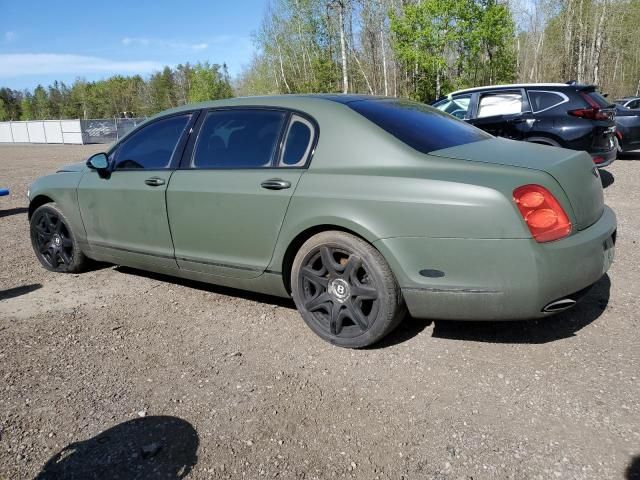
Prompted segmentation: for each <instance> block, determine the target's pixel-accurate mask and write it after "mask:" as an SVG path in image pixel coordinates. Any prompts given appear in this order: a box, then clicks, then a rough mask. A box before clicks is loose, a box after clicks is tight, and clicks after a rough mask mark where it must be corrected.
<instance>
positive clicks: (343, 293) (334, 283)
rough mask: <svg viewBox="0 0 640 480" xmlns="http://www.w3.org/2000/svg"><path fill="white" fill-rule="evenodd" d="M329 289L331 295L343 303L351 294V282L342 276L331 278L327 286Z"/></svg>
mask: <svg viewBox="0 0 640 480" xmlns="http://www.w3.org/2000/svg"><path fill="white" fill-rule="evenodd" d="M327 291H328V292H329V295H331V296H332V297H333V298H334V299H335V300H337V301H338V302H340V303H343V302H344V301H345V300H346V299H347V298H349V295H350V294H351V289H350V288H349V284H348V283H347V282H346V280H343V279H342V278H335V279H333V280H331V281H330V282H329V286H328V287H327Z"/></svg>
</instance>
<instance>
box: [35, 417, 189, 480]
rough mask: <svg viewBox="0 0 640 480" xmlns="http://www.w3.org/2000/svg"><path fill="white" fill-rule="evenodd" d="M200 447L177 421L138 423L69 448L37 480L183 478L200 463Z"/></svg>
mask: <svg viewBox="0 0 640 480" xmlns="http://www.w3.org/2000/svg"><path fill="white" fill-rule="evenodd" d="M198 443H199V440H198V434H197V433H196V431H195V429H194V428H193V426H192V425H191V424H190V423H188V422H186V421H184V420H181V419H180V418H177V417H146V418H137V419H135V420H130V421H128V422H124V423H121V424H119V425H116V426H115V427H112V428H110V429H108V430H105V431H104V432H102V433H100V434H99V435H96V436H95V437H93V438H90V439H89V440H85V441H82V442H75V443H71V444H69V445H67V446H66V447H65V448H63V449H62V450H61V451H60V452H58V453H57V454H55V455H54V456H53V457H51V458H50V459H49V461H48V462H47V463H46V464H45V465H44V466H43V467H42V470H41V471H40V473H39V474H38V475H37V476H36V477H35V478H36V480H62V479H65V480H66V479H68V480H75V479H77V480H80V479H82V480H84V479H93V480H102V479H105V480H106V479H114V478H119V479H123V480H124V479H133V478H136V479H144V478H164V479H179V478H185V477H186V476H187V475H188V474H189V473H190V472H191V470H192V469H193V467H194V466H195V464H196V463H197V461H198V456H197V452H198Z"/></svg>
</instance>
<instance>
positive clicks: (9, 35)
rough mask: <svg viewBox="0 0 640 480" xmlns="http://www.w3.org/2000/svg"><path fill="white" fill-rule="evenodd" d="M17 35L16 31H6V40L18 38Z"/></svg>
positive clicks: (10, 40)
mask: <svg viewBox="0 0 640 480" xmlns="http://www.w3.org/2000/svg"><path fill="white" fill-rule="evenodd" d="M16 37H17V35H16V32H4V41H5V42H12V41H14V40H15V39H16Z"/></svg>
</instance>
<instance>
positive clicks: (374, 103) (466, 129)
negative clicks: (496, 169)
mask: <svg viewBox="0 0 640 480" xmlns="http://www.w3.org/2000/svg"><path fill="white" fill-rule="evenodd" d="M347 105H348V106H349V107H350V108H351V109H352V110H355V111H356V112H358V113H359V114H360V115H362V116H363V117H365V118H366V119H367V120H370V121H371V122H373V123H375V124H376V125H378V126H379V127H380V128H382V129H384V130H386V131H387V132H389V133H390V134H391V135H393V136H394V137H396V138H397V139H398V140H400V141H402V142H404V143H406V144H407V145H409V146H410V147H412V148H414V149H416V150H418V151H419V152H422V153H429V152H434V151H436V150H442V149H443V148H449V147H456V146H458V145H465V144H467V143H473V142H478V141H480V140H486V139H488V138H492V137H491V135H489V134H488V133H485V132H483V131H482V130H480V129H477V128H476V127H473V126H471V125H469V124H468V123H465V122H463V121H462V120H458V119H456V118H453V117H452V116H450V115H448V114H446V113H443V112H441V111H439V110H436V109H435V108H432V107H428V106H427V105H423V104H421V103H417V102H412V101H409V100H396V99H389V100H360V101H355V102H350V103H348V104H347Z"/></svg>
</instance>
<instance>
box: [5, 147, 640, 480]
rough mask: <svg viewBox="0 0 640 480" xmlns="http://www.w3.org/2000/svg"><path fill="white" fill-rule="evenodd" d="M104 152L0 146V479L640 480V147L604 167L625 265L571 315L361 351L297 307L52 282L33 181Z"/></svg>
mask: <svg viewBox="0 0 640 480" xmlns="http://www.w3.org/2000/svg"><path fill="white" fill-rule="evenodd" d="M101 148H103V147H101V146H100V145H96V146H84V147H81V146H44V145H41V146H21V145H12V146H1V147H0V187H2V186H7V187H10V188H11V189H12V195H11V196H10V197H2V198H0V245H1V249H2V255H0V479H2V480H9V479H22V478H33V477H38V478H43V479H44V478H47V479H56V478H94V476H95V477H99V478H112V477H113V478H115V477H116V476H117V477H118V478H183V477H184V476H185V475H188V478H193V479H204V478H247V479H256V478H262V477H264V478H284V479H289V478H306V479H314V478H317V479H324V478H337V477H339V478H343V477H347V478H362V479H375V478H380V479H400V478H404V479H426V478H437V479H474V480H477V479H494V478H500V479H501V478H508V479H549V478H561V479H625V478H627V479H631V478H634V479H637V478H640V339H639V334H638V330H639V328H640V318H639V315H638V307H639V306H640V305H639V303H640V300H639V298H638V297H639V294H640V252H639V251H638V247H639V246H640V190H639V188H638V185H640V154H638V155H627V156H626V157H625V160H620V161H618V162H616V163H615V164H614V165H613V166H611V167H610V168H608V173H606V172H605V173H603V182H604V183H605V185H607V188H606V191H605V192H606V193H605V195H606V198H607V203H608V204H609V205H611V206H612V207H613V208H614V209H615V211H616V213H617V215H618V222H619V229H618V244H617V252H616V261H615V264H614V266H613V268H612V269H611V271H610V272H609V275H608V276H607V277H604V278H603V279H602V280H601V281H600V282H599V283H598V284H597V286H596V287H595V288H594V289H593V290H592V291H591V293H590V294H589V296H588V297H587V298H586V300H585V301H584V302H583V303H582V304H580V305H579V306H578V307H577V308H575V309H574V310H573V311H570V312H569V313H565V314H562V315H559V316H557V317H555V318H550V319H545V320H543V321H532V322H508V323H497V322H496V323H493V322H491V323H463V322H438V321H436V322H431V323H430V322H425V321H421V320H412V319H410V320H407V321H406V322H405V323H404V324H403V325H402V327H401V328H400V329H399V330H398V331H397V332H396V333H394V334H393V335H392V336H391V338H389V339H388V340H387V341H385V342H384V343H383V344H382V345H378V346H376V347H375V348H371V349H368V350H361V351H352V350H343V349H339V348H336V347H332V346H330V345H328V344H326V343H324V342H323V341H321V340H320V339H319V338H317V337H316V336H315V335H313V334H312V333H311V331H310V330H309V329H308V328H307V327H306V326H305V324H304V323H303V321H302V319H301V318H300V317H299V315H298V314H297V313H296V310H295V309H294V308H293V305H292V303H291V302H288V301H283V300H280V299H275V298H270V297H265V296H258V295H253V294H248V293H243V292H240V291H235V290H230V289H224V288H219V287H215V286H209V285H203V284H199V283H194V282H187V281H182V280H175V279H171V278H167V277H162V276H157V275H151V274H147V273H144V272H140V271H136V270H132V269H128V268H121V267H114V266H100V267H98V268H96V269H94V270H93V271H90V272H87V273H84V274H81V275H60V274H53V273H49V272H46V271H45V270H44V269H43V268H42V267H41V266H40V265H39V264H38V262H37V260H36V259H35V257H34V255H33V254H32V251H31V245H30V241H29V236H28V228H27V214H26V206H27V204H26V198H25V192H26V189H27V186H28V185H29V183H30V182H31V181H32V180H33V179H34V178H36V177H37V176H39V175H42V174H45V173H48V172H52V171H54V170H55V169H56V167H57V166H59V165H62V164H65V163H69V162H72V161H78V160H81V159H82V158H84V157H86V156H87V155H88V154H90V153H92V152H95V151H99V150H100V149H101ZM123 213H125V212H123ZM45 465H47V468H46V469H45V468H44V467H45ZM56 472H58V473H56ZM60 472H66V474H64V475H63V474H61V473H60ZM90 472H92V473H90ZM65 475H66V476H65ZM73 475H75V476H73Z"/></svg>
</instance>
